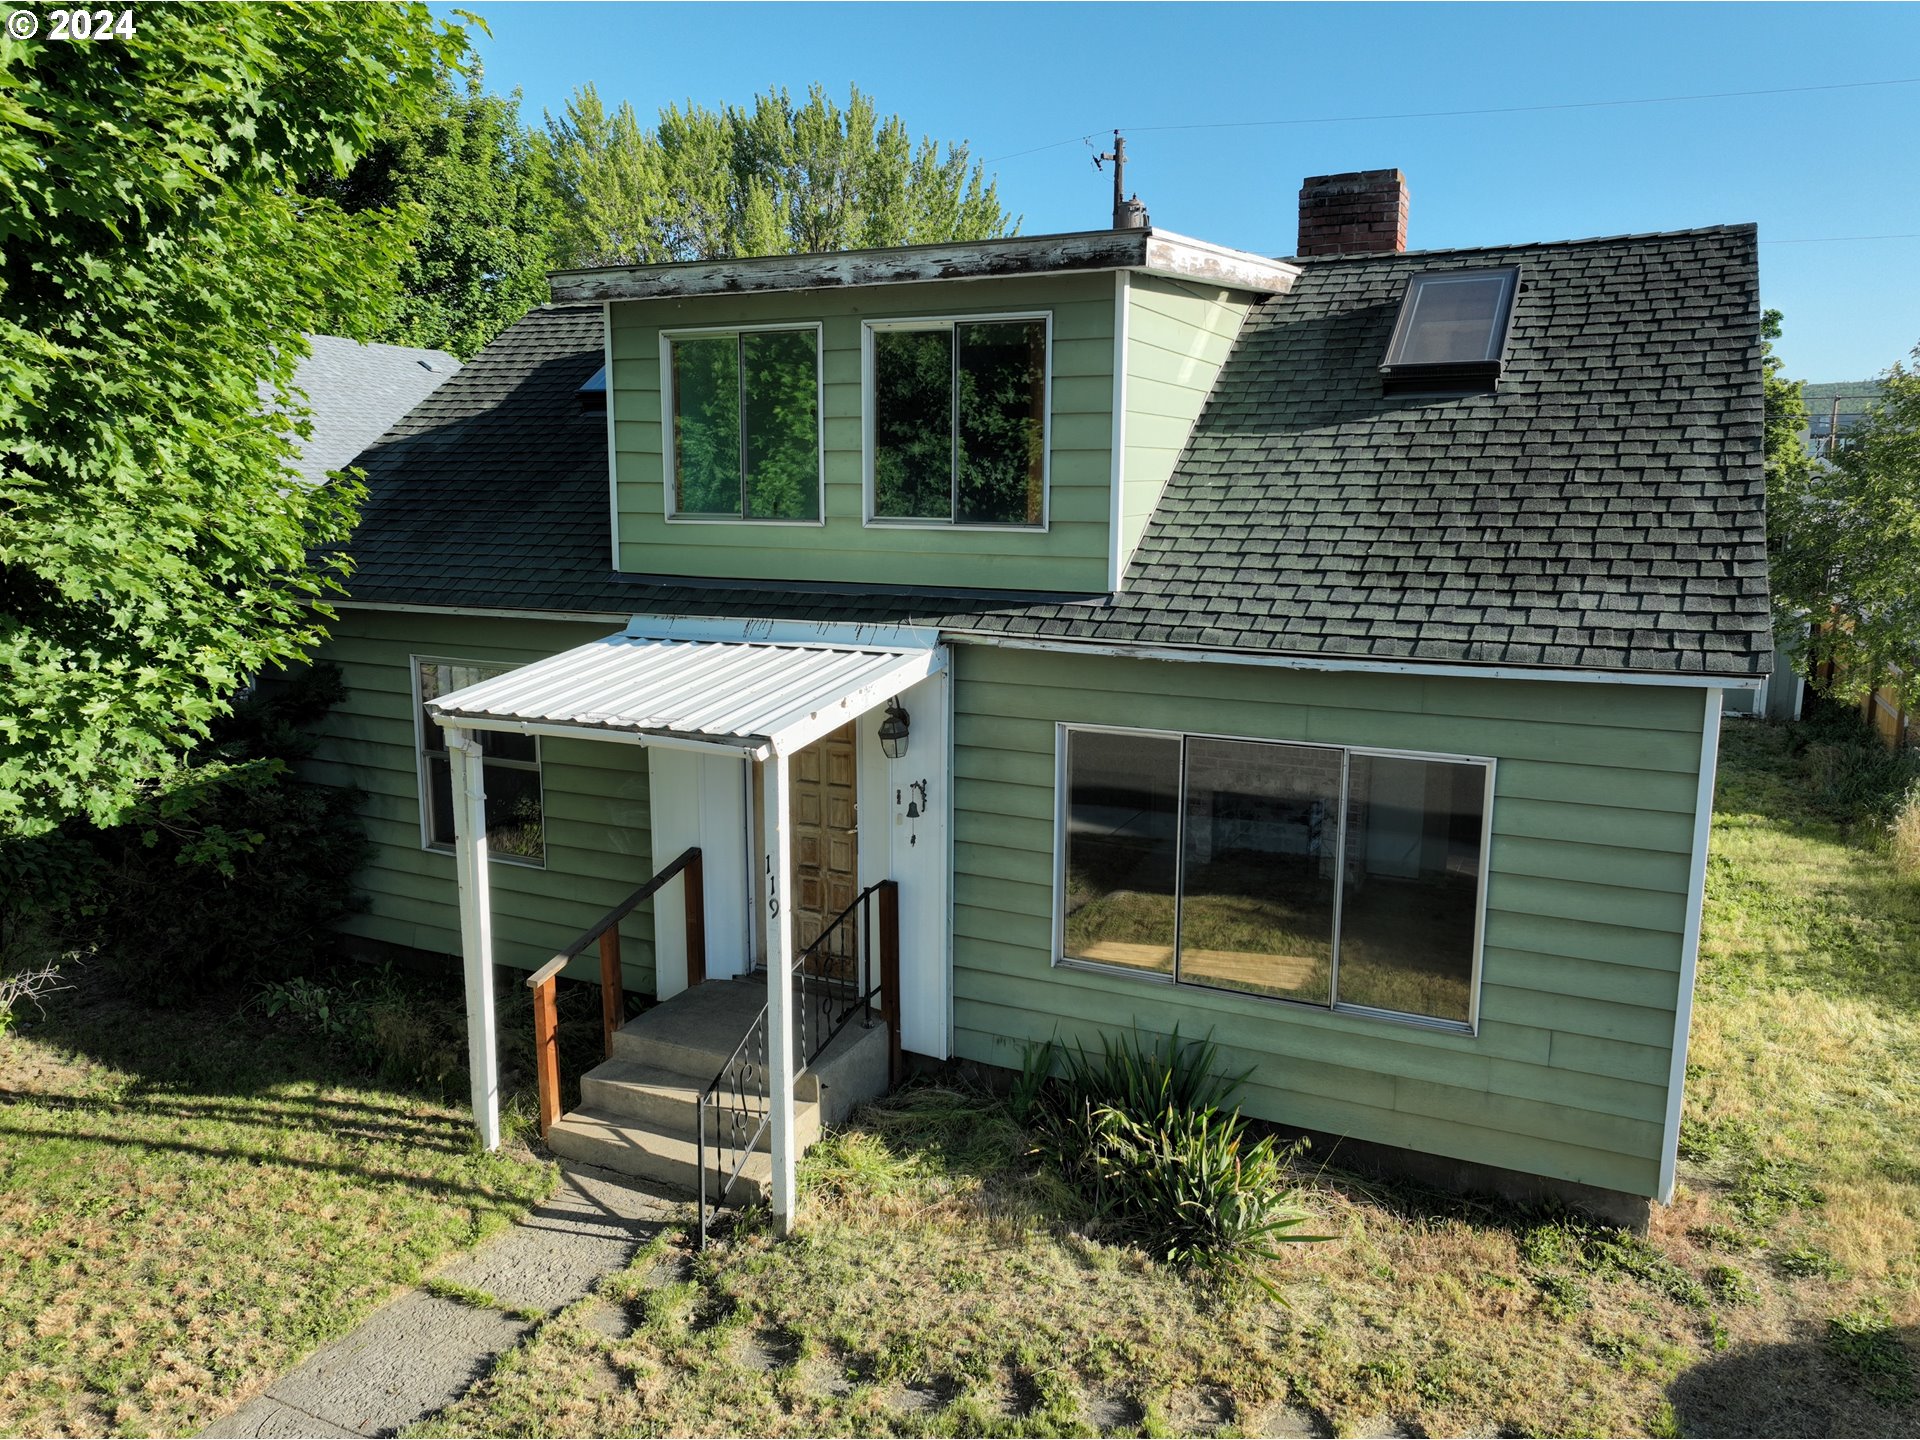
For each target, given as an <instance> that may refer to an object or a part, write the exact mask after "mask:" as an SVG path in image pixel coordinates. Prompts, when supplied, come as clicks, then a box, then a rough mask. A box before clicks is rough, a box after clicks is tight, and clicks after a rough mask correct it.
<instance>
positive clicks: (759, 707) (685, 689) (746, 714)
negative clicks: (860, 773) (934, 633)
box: [427, 631, 946, 760]
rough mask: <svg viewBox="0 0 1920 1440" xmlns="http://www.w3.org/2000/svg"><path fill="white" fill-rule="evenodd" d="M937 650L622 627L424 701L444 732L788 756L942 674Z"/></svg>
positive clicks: (761, 756) (760, 756)
mask: <svg viewBox="0 0 1920 1440" xmlns="http://www.w3.org/2000/svg"><path fill="white" fill-rule="evenodd" d="M945 663H946V652H945V651H944V650H943V649H942V648H941V647H940V646H938V645H877V644H876V645H860V644H840V643H835V642H833V641H817V642H816V641H805V642H796V641H771V640H769V641H761V640H752V639H682V638H674V637H660V636H655V635H646V634H636V633H633V632H632V631H623V632H621V633H620V634H618V635H608V636H606V637H605V638H604V639H600V640H594V641H590V642H589V643H587V644H585V645H580V646H576V647H575V648H574V649H572V650H567V651H563V652H562V653H561V654H558V655H555V656H552V657H550V658H549V659H546V660H538V661H535V662H534V663H533V664H531V665H523V666H521V667H520V668H519V669H517V670H513V671H510V672H508V673H507V674H505V675H497V676H495V677H494V678H493V679H491V680H483V681H481V682H480V683H479V684H477V685H469V686H467V687H466V688H465V689H462V690H456V691H453V692H452V693H450V694H447V695H442V696H439V697H438V698H436V699H433V700H429V701H428V702H427V710H428V712H429V713H430V714H431V715H432V716H433V718H434V719H435V720H436V721H438V722H439V723H440V724H442V725H458V726H460V727H462V728H464V729H469V730H483V731H484V730H507V731H513V732H515V733H519V734H532V735H564V736H572V737H577V738H583V739H587V738H598V739H605V740H625V741H628V742H632V743H637V744H642V745H664V746H669V747H673V748H680V749H692V750H706V751H725V752H728V753H732V754H737V755H746V756H750V757H751V758H753V759H756V760H764V759H766V758H767V756H769V755H771V754H783V755H790V754H792V753H793V752H794V751H796V750H798V749H800V748H801V747H803V746H805V745H807V744H809V743H811V742H812V741H814V740H817V739H818V738H819V737H820V736H822V735H826V734H830V733H831V732H832V731H834V730H837V729H839V728H840V727H841V726H842V725H844V724H846V723H847V722H848V721H849V720H852V719H854V718H856V717H857V716H859V715H862V714H865V713H866V712H867V711H869V710H871V709H873V708H875V707H876V706H878V705H881V704H884V703H885V702H886V701H887V700H889V699H891V698H892V697H893V696H894V695H895V694H897V693H898V692H900V691H901V690H904V689H906V688H907V687H908V686H910V685H912V684H914V683H915V682H916V681H919V680H924V679H926V678H927V677H928V676H929V675H933V674H935V673H937V672H938V671H940V670H941V669H942V668H943V667H944V665H945Z"/></svg>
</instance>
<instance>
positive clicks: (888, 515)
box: [873, 320, 1047, 526]
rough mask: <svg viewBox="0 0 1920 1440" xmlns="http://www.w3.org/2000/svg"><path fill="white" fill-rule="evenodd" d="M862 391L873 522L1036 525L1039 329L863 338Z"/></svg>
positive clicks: (1042, 427)
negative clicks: (867, 359)
mask: <svg viewBox="0 0 1920 1440" xmlns="http://www.w3.org/2000/svg"><path fill="white" fill-rule="evenodd" d="M873 387H874V394H873V415H874V419H873V513H874V517H875V518H876V519H881V520H932V521H951V522H953V523H956V524H960V525H1033V526H1037V525H1040V524H1042V523H1044V521H1045V519H1046V455H1047V327H1046V322H1045V321H1043V320H992V321H963V322H959V323H956V324H953V325H930V326H927V327H924V328H915V329H911V330H875V331H874V332H873Z"/></svg>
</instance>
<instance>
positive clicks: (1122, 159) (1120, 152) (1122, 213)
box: [1093, 130, 1151, 230]
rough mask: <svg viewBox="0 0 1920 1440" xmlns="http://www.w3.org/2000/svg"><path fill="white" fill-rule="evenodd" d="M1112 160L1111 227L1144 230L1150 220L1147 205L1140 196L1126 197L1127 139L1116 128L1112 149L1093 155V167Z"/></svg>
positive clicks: (1099, 167) (1098, 168) (1098, 166)
mask: <svg viewBox="0 0 1920 1440" xmlns="http://www.w3.org/2000/svg"><path fill="white" fill-rule="evenodd" d="M1103 160H1111V161H1112V162H1113V228H1114V229H1116V230H1145V229H1147V228H1149V226H1150V224H1151V222H1150V221H1149V219H1148V217H1147V207H1146V206H1144V205H1142V204H1141V203H1140V197H1139V196H1137V195H1136V196H1134V197H1133V199H1131V200H1129V199H1128V198H1127V139H1126V136H1124V135H1122V134H1121V133H1120V132H1119V131H1118V130H1116V131H1114V132H1113V149H1111V150H1106V151H1102V152H1101V153H1099V154H1097V155H1095V156H1094V157H1093V168H1094V169H1096V170H1100V169H1103V168H1105V167H1104V166H1102V164H1101V161H1103Z"/></svg>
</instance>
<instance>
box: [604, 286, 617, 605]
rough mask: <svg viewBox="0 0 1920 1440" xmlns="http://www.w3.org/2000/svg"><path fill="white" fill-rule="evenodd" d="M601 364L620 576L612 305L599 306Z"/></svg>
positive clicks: (610, 507)
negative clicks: (605, 379) (603, 378)
mask: <svg viewBox="0 0 1920 1440" xmlns="http://www.w3.org/2000/svg"><path fill="white" fill-rule="evenodd" d="M600 357H601V358H600V363H601V364H602V365H603V366H605V367H606V368H605V371H604V373H605V375H606V377H607V508H608V512H609V517H610V518H609V525H610V526H611V528H610V529H609V530H608V532H607V538H608V540H609V541H611V542H612V545H613V571H614V573H615V574H616V575H617V574H619V573H620V430H619V427H618V426H617V425H616V424H615V422H614V415H613V397H614V395H615V394H616V393H617V392H616V391H615V390H614V386H613V302H612V301H611V300H602V301H601V302H600Z"/></svg>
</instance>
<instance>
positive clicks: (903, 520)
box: [860, 310, 1053, 535]
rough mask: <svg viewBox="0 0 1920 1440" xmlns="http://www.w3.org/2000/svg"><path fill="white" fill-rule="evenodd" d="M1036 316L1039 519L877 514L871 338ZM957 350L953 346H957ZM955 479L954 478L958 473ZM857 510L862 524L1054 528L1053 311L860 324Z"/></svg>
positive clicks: (970, 529)
mask: <svg viewBox="0 0 1920 1440" xmlns="http://www.w3.org/2000/svg"><path fill="white" fill-rule="evenodd" d="M1016 320H1038V321H1040V322H1041V323H1042V324H1043V325H1044V326H1045V327H1046V340H1045V355H1046V358H1045V361H1044V364H1045V367H1046V371H1045V374H1044V375H1043V376H1042V378H1041V401H1040V412H1041V413H1040V523H1039V524H1038V525H972V524H969V525H962V524H960V523H959V522H958V521H955V520H926V519H921V518H917V517H915V518H908V517H899V518H894V517H889V516H884V515H875V514H874V513H873V510H874V493H873V459H874V443H873V426H874V420H875V415H874V408H875V405H874V402H875V399H876V394H875V383H874V364H873V337H874V335H875V334H877V333H878V332H880V331H883V330H953V329H955V328H957V327H958V326H961V325H991V324H995V323H999V322H1005V321H1016ZM956 353H957V351H956ZM956 483H957V477H956ZM860 491H861V502H860V507H861V508H860V513H861V524H862V525H863V526H865V527H867V528H869V529H877V530H941V531H946V532H949V533H952V532H959V533H962V534H967V533H975V534H984V535H1009V534H1017V535H1044V534H1046V533H1047V532H1048V531H1049V530H1051V529H1052V528H1053V312H1052V311H1051V310H995V311H989V312H983V313H980V314H969V315H910V316H892V317H889V318H887V319H884V320H864V321H862V322H861V324H860Z"/></svg>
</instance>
